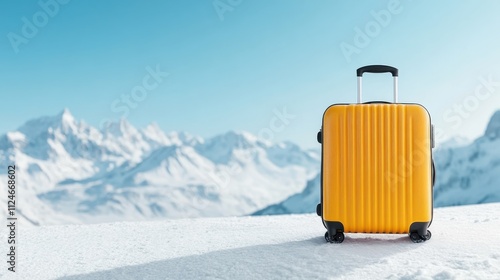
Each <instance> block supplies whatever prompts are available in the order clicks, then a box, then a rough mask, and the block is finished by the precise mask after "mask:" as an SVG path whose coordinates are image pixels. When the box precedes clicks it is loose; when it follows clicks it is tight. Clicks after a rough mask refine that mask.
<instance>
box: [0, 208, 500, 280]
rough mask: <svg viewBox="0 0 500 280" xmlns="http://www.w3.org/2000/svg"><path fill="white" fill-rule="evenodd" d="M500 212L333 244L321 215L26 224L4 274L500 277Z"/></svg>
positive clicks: (475, 211) (445, 214)
mask: <svg viewBox="0 0 500 280" xmlns="http://www.w3.org/2000/svg"><path fill="white" fill-rule="evenodd" d="M499 214H500V203H495V204H482V205H473V206H460V207H450V208H439V209H435V211H434V221H433V223H432V226H431V228H430V230H431V231H432V239H431V240H429V241H427V242H425V243H421V244H414V243H412V242H411V241H410V239H409V238H408V236H406V235H375V234H347V236H346V239H345V241H344V243H342V244H327V243H326V242H325V240H324V238H323V234H324V232H325V229H324V228H323V225H322V224H321V221H320V218H319V217H317V216H315V215H311V214H306V215H282V216H260V217H238V218H227V217H226V218H199V219H181V220H165V221H149V222H123V223H112V224H92V225H65V226H41V227H30V228H26V227H25V228H20V229H19V231H18V235H19V244H18V247H19V250H18V266H17V272H16V273H15V274H14V273H11V272H7V270H6V268H5V267H4V269H1V270H0V273H1V274H2V275H1V276H2V279H52V278H59V277H68V278H69V279H298V278H309V279H326V278H340V279H500V238H499V237H498V236H499V235H498V232H499V230H500V217H499V216H500V215H499ZM6 234H7V233H6V231H5V229H4V228H3V227H2V230H1V236H6ZM5 246H6V245H4V247H5ZM4 266H6V264H5V263H4ZM14 276H15V277H14Z"/></svg>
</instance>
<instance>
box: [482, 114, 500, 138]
mask: <svg viewBox="0 0 500 280" xmlns="http://www.w3.org/2000/svg"><path fill="white" fill-rule="evenodd" d="M484 135H485V136H486V137H489V138H493V139H496V138H500V110H499V111H496V112H495V113H494V114H493V116H492V117H491V119H490V122H489V123H488V126H487V127H486V132H485V133H484Z"/></svg>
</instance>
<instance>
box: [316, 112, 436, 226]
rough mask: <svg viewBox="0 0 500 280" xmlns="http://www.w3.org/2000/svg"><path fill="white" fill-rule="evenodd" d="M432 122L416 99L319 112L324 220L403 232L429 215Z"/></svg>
mask: <svg viewBox="0 0 500 280" xmlns="http://www.w3.org/2000/svg"><path fill="white" fill-rule="evenodd" d="M430 133H431V124H430V116H429V114H428V112H427V111H426V109H425V108H424V107H422V106H421V105H418V104H376V103H375V104H349V105H332V106H330V107H329V108H328V109H327V110H326V112H325V114H324V117H323V140H322V141H323V169H322V172H323V178H322V179H323V181H322V186H323V187H322V189H323V193H322V196H323V203H322V207H323V209H322V212H323V219H324V220H325V221H335V222H341V223H342V224H343V226H344V232H368V233H408V231H409V227H410V225H411V224H412V223H414V222H429V221H431V219H432V185H431V184H432V183H431V180H432V178H431V176H432V173H431V143H430V139H431V136H430Z"/></svg>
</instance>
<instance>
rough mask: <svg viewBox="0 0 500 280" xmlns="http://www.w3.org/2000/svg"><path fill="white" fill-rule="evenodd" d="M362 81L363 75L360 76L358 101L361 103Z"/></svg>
mask: <svg viewBox="0 0 500 280" xmlns="http://www.w3.org/2000/svg"><path fill="white" fill-rule="evenodd" d="M362 85H363V84H362V82H361V77H358V103H361V97H362V93H361V91H362V87H363V86H362Z"/></svg>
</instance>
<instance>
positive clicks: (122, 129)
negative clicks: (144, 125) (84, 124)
mask: <svg viewBox="0 0 500 280" xmlns="http://www.w3.org/2000/svg"><path fill="white" fill-rule="evenodd" d="M103 130H104V131H103V132H104V133H105V134H106V135H108V136H109V135H112V136H115V137H129V136H132V135H136V134H137V133H138V131H137V129H136V128H135V127H134V126H132V125H131V124H130V123H129V122H128V121H127V120H126V119H125V118H120V120H119V121H118V122H111V123H108V125H107V126H106V127H105V128H104V129H103Z"/></svg>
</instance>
